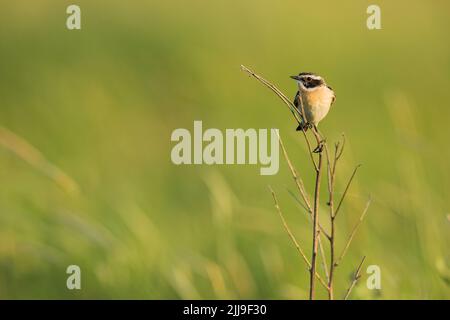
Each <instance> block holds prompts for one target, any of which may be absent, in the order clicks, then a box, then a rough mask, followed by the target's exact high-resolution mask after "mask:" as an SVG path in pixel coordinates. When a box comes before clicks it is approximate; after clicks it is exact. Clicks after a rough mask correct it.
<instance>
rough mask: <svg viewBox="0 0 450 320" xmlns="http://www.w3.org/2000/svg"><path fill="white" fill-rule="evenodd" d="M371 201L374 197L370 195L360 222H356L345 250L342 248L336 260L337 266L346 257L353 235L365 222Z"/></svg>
mask: <svg viewBox="0 0 450 320" xmlns="http://www.w3.org/2000/svg"><path fill="white" fill-rule="evenodd" d="M371 202H372V198H371V197H370V198H369V200H367V203H366V207H365V208H364V211H363V212H362V214H361V216H360V217H359V220H358V222H357V223H356V224H355V226H354V227H353V230H352V232H351V234H350V236H349V238H348V240H347V243H346V245H345V247H344V250H342V253H341V255H340V256H339V258H338V259H337V260H336V263H335V266H338V265H339V263H341V261H342V259H343V258H344V256H345V254H346V253H347V250H348V248H349V247H350V244H351V242H352V240H353V237H354V236H355V234H356V231H357V230H358V228H359V226H360V225H361V223H362V222H363V220H364V217H365V216H366V213H367V211H368V210H369V206H370V204H371Z"/></svg>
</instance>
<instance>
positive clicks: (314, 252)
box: [300, 99, 322, 300]
mask: <svg viewBox="0 0 450 320" xmlns="http://www.w3.org/2000/svg"><path fill="white" fill-rule="evenodd" d="M300 100H301V99H300ZM312 131H313V133H314V135H315V137H316V140H317V144H320V142H321V141H320V138H319V135H318V133H317V130H316V128H315V127H314V128H313V129H312ZM318 157H319V159H318V163H317V170H316V181H315V187H314V207H313V210H314V211H313V234H312V236H313V237H312V255H311V274H310V277H309V278H310V283H309V299H310V300H313V299H314V295H315V280H316V278H315V276H314V275H315V273H316V260H317V249H318V239H319V236H320V229H319V196H320V178H321V175H322V151H319V153H318Z"/></svg>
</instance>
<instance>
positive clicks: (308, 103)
mask: <svg viewBox="0 0 450 320" xmlns="http://www.w3.org/2000/svg"><path fill="white" fill-rule="evenodd" d="M291 78H292V79H294V80H296V81H297V84H298V91H297V94H296V95H295V98H294V105H295V107H296V108H297V109H298V111H299V112H300V113H301V114H302V116H303V118H304V121H302V123H300V124H299V126H298V127H297V131H299V130H305V131H306V130H307V129H308V128H311V127H312V126H317V125H318V124H319V122H320V121H321V120H322V119H323V118H325V116H326V115H327V113H328V111H329V110H330V107H331V105H332V104H333V102H334V101H335V100H336V95H335V94H334V91H333V89H331V87H329V86H328V85H327V84H326V83H325V80H324V79H323V78H322V77H321V76H318V75H316V74H314V73H311V72H301V73H299V74H298V75H297V76H291ZM300 99H301V101H300ZM301 102H303V108H302V103H301ZM302 109H303V110H304V112H305V114H304V115H303V110H302Z"/></svg>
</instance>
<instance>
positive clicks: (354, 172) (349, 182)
mask: <svg viewBox="0 0 450 320" xmlns="http://www.w3.org/2000/svg"><path fill="white" fill-rule="evenodd" d="M359 167H361V165H360V164H359V165H357V166H356V167H355V169H354V170H353V173H352V175H351V176H350V179H349V180H348V182H347V186H346V187H345V190H344V193H343V194H342V198H341V200H340V201H339V204H338V206H337V208H336V212H335V213H334V216H335V217H336V216H337V214H338V212H339V209H340V208H341V205H342V203H343V202H344V199H345V196H346V195H347V191H348V189H349V188H350V185H351V183H352V181H353V178H354V177H355V174H356V171H358V169H359Z"/></svg>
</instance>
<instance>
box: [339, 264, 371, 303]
mask: <svg viewBox="0 0 450 320" xmlns="http://www.w3.org/2000/svg"><path fill="white" fill-rule="evenodd" d="M364 260H366V256H364V257H363V258H362V260H361V263H360V264H359V266H358V268H357V269H356V272H355V275H354V277H353V280H352V283H351V284H350V287H349V288H348V290H347V293H346V294H345V296H344V300H347V299H348V297H349V296H350V293H351V292H352V290H353V288H354V287H355V285H356V283H357V282H358V280H359V278H361V268H362V266H363V264H364Z"/></svg>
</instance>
